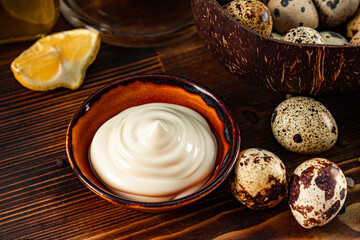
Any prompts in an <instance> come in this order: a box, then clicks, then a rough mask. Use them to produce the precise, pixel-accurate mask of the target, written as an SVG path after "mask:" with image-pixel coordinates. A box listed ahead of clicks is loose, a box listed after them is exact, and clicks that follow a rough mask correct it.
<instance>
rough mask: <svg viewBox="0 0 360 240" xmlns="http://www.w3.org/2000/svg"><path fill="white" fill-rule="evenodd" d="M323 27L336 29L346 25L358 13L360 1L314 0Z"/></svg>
mask: <svg viewBox="0 0 360 240" xmlns="http://www.w3.org/2000/svg"><path fill="white" fill-rule="evenodd" d="M313 1H314V3H315V5H316V7H317V9H318V12H319V17H320V25H322V26H323V27H336V26H339V25H341V24H342V23H345V22H346V21H347V20H349V19H350V18H351V16H352V15H354V13H355V12H356V9H357V8H358V6H359V0H327V1H325V0H313Z"/></svg>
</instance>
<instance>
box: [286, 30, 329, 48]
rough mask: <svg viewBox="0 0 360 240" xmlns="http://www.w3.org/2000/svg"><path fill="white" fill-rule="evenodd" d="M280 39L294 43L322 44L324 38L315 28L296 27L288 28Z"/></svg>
mask: <svg viewBox="0 0 360 240" xmlns="http://www.w3.org/2000/svg"><path fill="white" fill-rule="evenodd" d="M282 40H284V41H289V42H294V43H314V44H324V43H325V40H324V38H323V37H322V36H321V35H320V33H318V32H317V31H316V30H314V29H312V28H309V27H297V28H293V29H290V31H288V32H287V33H286V34H285V35H284V36H283V37H282Z"/></svg>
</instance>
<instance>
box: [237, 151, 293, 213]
mask: <svg viewBox="0 0 360 240" xmlns="http://www.w3.org/2000/svg"><path fill="white" fill-rule="evenodd" d="M234 171H235V177H234V179H233V181H232V182H231V191H232V193H233V195H234V196H235V198H236V199H237V200H238V201H240V202H241V203H242V204H244V205H245V206H246V207H248V208H251V209H266V208H271V207H275V206H276V205H277V204H278V203H279V202H280V201H281V200H282V199H283V197H284V196H285V194H286V192H287V182H286V169H285V165H284V164H283V162H282V161H281V160H280V159H279V158H278V157H277V156H276V155H275V154H273V153H271V152H269V151H267V150H264V149H260V148H249V149H245V150H243V151H241V152H240V154H239V157H238V160H237V162H236V165H235V170H234Z"/></svg>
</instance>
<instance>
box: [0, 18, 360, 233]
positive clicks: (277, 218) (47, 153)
mask: <svg viewBox="0 0 360 240" xmlns="http://www.w3.org/2000/svg"><path fill="white" fill-rule="evenodd" d="M69 28H71V27H70V26H69V25H68V24H67V23H66V22H65V21H64V20H63V19H60V21H59V23H58V24H57V26H56V27H55V29H54V31H59V30H63V29H69ZM32 43H33V42H31V41H30V42H22V43H14V44H7V45H1V46H0V53H1V54H0V223H1V224H0V239H122V238H132V239H148V238H156V239H163V238H181V239H213V238H218V239H263V238H306V239H307V238H318V239H322V238H329V239H354V238H358V239H360V161H359V157H360V93H359V92H353V93H344V94H338V95H326V96H325V95H323V96H316V97H315V98H316V99H317V100H319V101H321V102H322V103H323V104H324V105H325V106H327V108H328V109H329V110H330V111H331V112H332V114H333V116H334V117H335V119H336V121H337V123H338V127H339V133H340V136H339V140H338V142H337V144H336V145H335V146H334V147H333V148H332V149H330V150H329V151H327V152H325V153H322V154H319V155H317V156H319V157H325V158H328V159H330V160H332V161H334V162H336V163H337V164H338V165H339V166H340V167H341V169H342V170H343V171H344V173H345V175H346V176H347V177H350V178H352V179H353V180H354V181H355V186H354V187H352V188H349V189H348V197H347V199H346V202H345V205H346V208H345V212H344V209H343V211H342V212H343V213H342V214H339V215H338V216H337V217H336V218H335V219H334V220H333V221H332V222H330V223H329V224H328V225H326V226H324V227H318V228H315V229H312V230H306V229H303V228H302V227H300V225H298V223H297V222H296V221H295V219H294V218H293V217H292V214H291V212H290V210H289V206H288V204H287V201H286V200H284V201H282V203H280V204H279V205H278V206H277V207H275V208H273V209H269V210H265V211H254V210H249V209H247V208H245V207H244V206H242V205H241V204H240V203H239V202H237V201H236V200H235V198H234V197H233V196H232V195H231V193H230V192H229V191H228V184H227V182H224V183H223V184H222V185H221V186H220V187H219V188H218V189H217V190H215V191H214V192H212V193H211V194H209V195H208V196H206V197H205V198H203V199H201V200H200V201H198V202H196V203H194V204H192V205H190V206H187V207H184V208H181V209H178V210H174V211H171V212H166V213H160V214H150V213H142V212H137V211H133V210H128V209H125V208H122V207H118V206H116V205H113V204H111V203H109V202H107V201H106V200H103V199H102V198H100V197H98V196H96V195H95V194H94V193H92V192H91V191H90V190H88V189H87V188H86V187H85V186H84V185H83V184H82V183H81V182H80V181H79V180H78V179H77V177H76V176H75V174H74V173H73V171H72V169H71V167H70V166H69V163H68V162H67V156H66V151H65V135H66V129H67V125H68V123H69V121H70V118H71V117H72V115H73V113H74V112H75V110H76V109H77V108H78V107H79V105H80V104H81V103H82V102H83V101H84V100H85V99H86V98H87V97H88V96H89V95H90V94H92V93H93V92H95V91H96V90H97V89H99V88H101V87H103V86H104V85H105V84H107V83H109V82H112V81H114V80H116V79H120V78H123V77H126V76H130V75H136V74H150V73H158V74H170V75H176V76H182V77H185V78H188V79H191V80H194V81H197V82H198V83H200V84H203V85H205V86H206V87H208V88H210V89H211V90H212V91H213V92H215V93H216V94H217V95H219V96H220V97H221V98H222V99H223V100H224V101H225V103H226V104H227V105H228V106H229V108H230V109H231V111H232V113H233V115H234V116H235V118H236V120H237V121H238V124H239V126H240V130H241V137H242V143H241V148H242V149H245V148H249V147H261V148H264V149H267V150H269V151H272V152H274V153H275V154H277V155H278V156H279V157H280V158H281V159H282V160H283V162H284V163H285V164H286V167H287V171H288V174H289V175H290V174H291V173H292V172H293V170H294V169H295V168H296V166H297V165H299V164H300V163H301V162H302V161H304V160H306V159H308V158H310V157H311V156H305V155H300V154H295V153H291V152H288V151H287V150H285V149H284V148H282V147H281V146H280V145H279V144H278V143H277V142H276V141H275V139H274V137H273V135H272V133H271V129H270V116H271V113H272V111H273V110H274V108H275V107H276V106H277V104H279V103H280V102H281V101H282V100H284V99H285V97H286V95H285V94H277V93H274V92H270V91H267V90H261V89H258V88H256V87H254V86H252V85H250V84H248V83H246V82H245V81H241V80H238V79H236V78H235V77H233V76H232V75H231V74H229V73H228V72H226V71H225V70H224V69H223V68H222V67H221V66H220V65H219V64H218V63H217V62H216V61H215V60H214V59H213V58H212V57H211V56H210V54H209V52H208V51H207V49H206V48H205V47H204V45H203V43H202V42H201V40H200V38H199V37H198V36H197V35H195V36H193V37H191V38H190V39H188V40H185V41H183V42H181V43H179V44H176V45H172V46H168V47H162V48H150V49H127V48H121V47H115V46H111V45H108V44H106V43H102V46H101V49H100V52H99V55H98V57H97V59H96V61H95V62H94V63H93V64H92V65H91V66H90V67H89V69H88V71H87V75H86V78H85V82H84V83H83V85H82V86H81V88H80V89H78V90H75V91H74V90H67V89H57V90H54V91H49V92H35V91H31V90H28V89H26V88H24V87H22V86H21V85H20V84H19V83H18V82H17V81H16V80H15V79H14V77H13V75H12V73H11V71H10V63H11V61H12V60H13V59H14V58H15V57H16V56H18V55H19V54H20V53H21V52H22V51H23V50H25V49H26V48H27V47H29V46H30V45H31V44H32Z"/></svg>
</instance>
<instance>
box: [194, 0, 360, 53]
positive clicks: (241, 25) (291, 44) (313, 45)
mask: <svg viewBox="0 0 360 240" xmlns="http://www.w3.org/2000/svg"><path fill="white" fill-rule="evenodd" d="M192 1H194V0H192ZM200 1H213V2H215V4H216V8H218V10H222V12H224V13H225V15H226V17H227V18H228V19H230V21H232V22H233V23H236V24H237V25H239V26H240V27H242V28H243V29H245V30H246V31H248V32H251V33H253V34H255V35H256V36H257V37H260V38H265V39H267V40H270V41H275V42H278V43H282V44H285V45H290V46H296V47H300V48H301V47H309V48H318V47H326V48H336V49H339V48H360V45H349V44H347V45H334V44H318V43H315V44H313V43H294V42H289V41H283V40H280V39H276V38H273V37H270V36H266V35H264V34H261V33H258V32H257V31H255V30H253V29H251V28H249V27H248V26H246V25H244V24H242V23H241V22H238V21H236V20H235V19H234V18H233V17H232V16H231V15H230V14H229V13H228V12H226V11H224V9H223V7H222V5H221V4H220V3H219V1H217V0H200ZM224 5H225V4H224ZM264 5H265V4H264ZM265 6H266V5H265ZM266 7H267V6H266ZM315 30H316V29H315ZM316 31H317V30H316ZM319 33H320V32H319ZM346 39H347V38H346ZM349 42H350V41H349Z"/></svg>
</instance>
